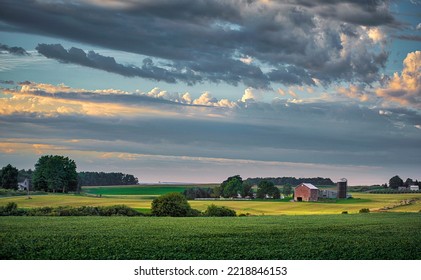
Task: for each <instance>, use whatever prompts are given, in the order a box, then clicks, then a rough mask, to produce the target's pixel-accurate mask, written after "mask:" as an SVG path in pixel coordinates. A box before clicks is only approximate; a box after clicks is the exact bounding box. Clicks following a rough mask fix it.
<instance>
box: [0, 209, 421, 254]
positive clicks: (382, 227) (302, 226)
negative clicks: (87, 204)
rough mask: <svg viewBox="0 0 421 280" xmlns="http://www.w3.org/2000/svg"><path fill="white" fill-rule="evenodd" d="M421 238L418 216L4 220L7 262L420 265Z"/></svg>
mask: <svg viewBox="0 0 421 280" xmlns="http://www.w3.org/2000/svg"><path fill="white" fill-rule="evenodd" d="M420 232H421V215H420V214H419V213H412V214H411V213H372V214H370V215H341V214H338V215H314V216H264V217H261V216H251V217H244V218H238V217H223V218H219V217H198V218H177V219H174V218H171V217H142V218H133V217H0V244H1V246H0V259H3V260H5V259H7V260H9V259H10V260H11V259H32V260H35V259H43V260H49V259H64V260H72V259H87V260H92V259H93V260H95V259H97V260H106V259H120V260H130V259H132V260H139V259H143V260H161V259H167V260H174V259H175V260H177V259H179V260H181V259H185V260H192V259H202V260H209V259H210V260H215V259H216V260H258V259H261V260H279V259H282V260H289V259H292V260H353V259H356V260H421V242H420V240H419V236H420V235H419V233H420ZM402 233H405V234H402ZM280 237H282V238H281V239H282V240H281V241H280Z"/></svg>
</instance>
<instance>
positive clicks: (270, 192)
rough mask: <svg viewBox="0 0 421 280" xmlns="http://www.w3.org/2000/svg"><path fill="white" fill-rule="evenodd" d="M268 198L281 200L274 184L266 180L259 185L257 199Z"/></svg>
mask: <svg viewBox="0 0 421 280" xmlns="http://www.w3.org/2000/svg"><path fill="white" fill-rule="evenodd" d="M266 196H269V197H272V198H280V196H281V195H280V192H279V189H278V188H277V187H275V184H274V183H273V182H270V181H266V180H264V181H261V182H260V183H259V185H257V198H266Z"/></svg>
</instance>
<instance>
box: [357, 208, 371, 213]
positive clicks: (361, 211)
mask: <svg viewBox="0 0 421 280" xmlns="http://www.w3.org/2000/svg"><path fill="white" fill-rule="evenodd" d="M359 212H360V213H370V209H368V208H362V209H360V211H359Z"/></svg>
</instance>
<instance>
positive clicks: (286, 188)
mask: <svg viewBox="0 0 421 280" xmlns="http://www.w3.org/2000/svg"><path fill="white" fill-rule="evenodd" d="M282 193H283V194H284V195H285V196H289V195H291V193H292V186H291V184H286V185H284V187H283V189H282Z"/></svg>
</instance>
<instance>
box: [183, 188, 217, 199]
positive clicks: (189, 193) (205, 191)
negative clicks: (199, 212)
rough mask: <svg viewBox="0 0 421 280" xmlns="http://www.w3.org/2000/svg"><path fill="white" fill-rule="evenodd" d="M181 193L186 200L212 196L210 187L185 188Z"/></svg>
mask: <svg viewBox="0 0 421 280" xmlns="http://www.w3.org/2000/svg"><path fill="white" fill-rule="evenodd" d="M183 195H184V196H185V197H186V198H187V200H194V199H195V198H210V197H212V189H211V188H199V187H194V188H187V189H185V190H184V191H183Z"/></svg>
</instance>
